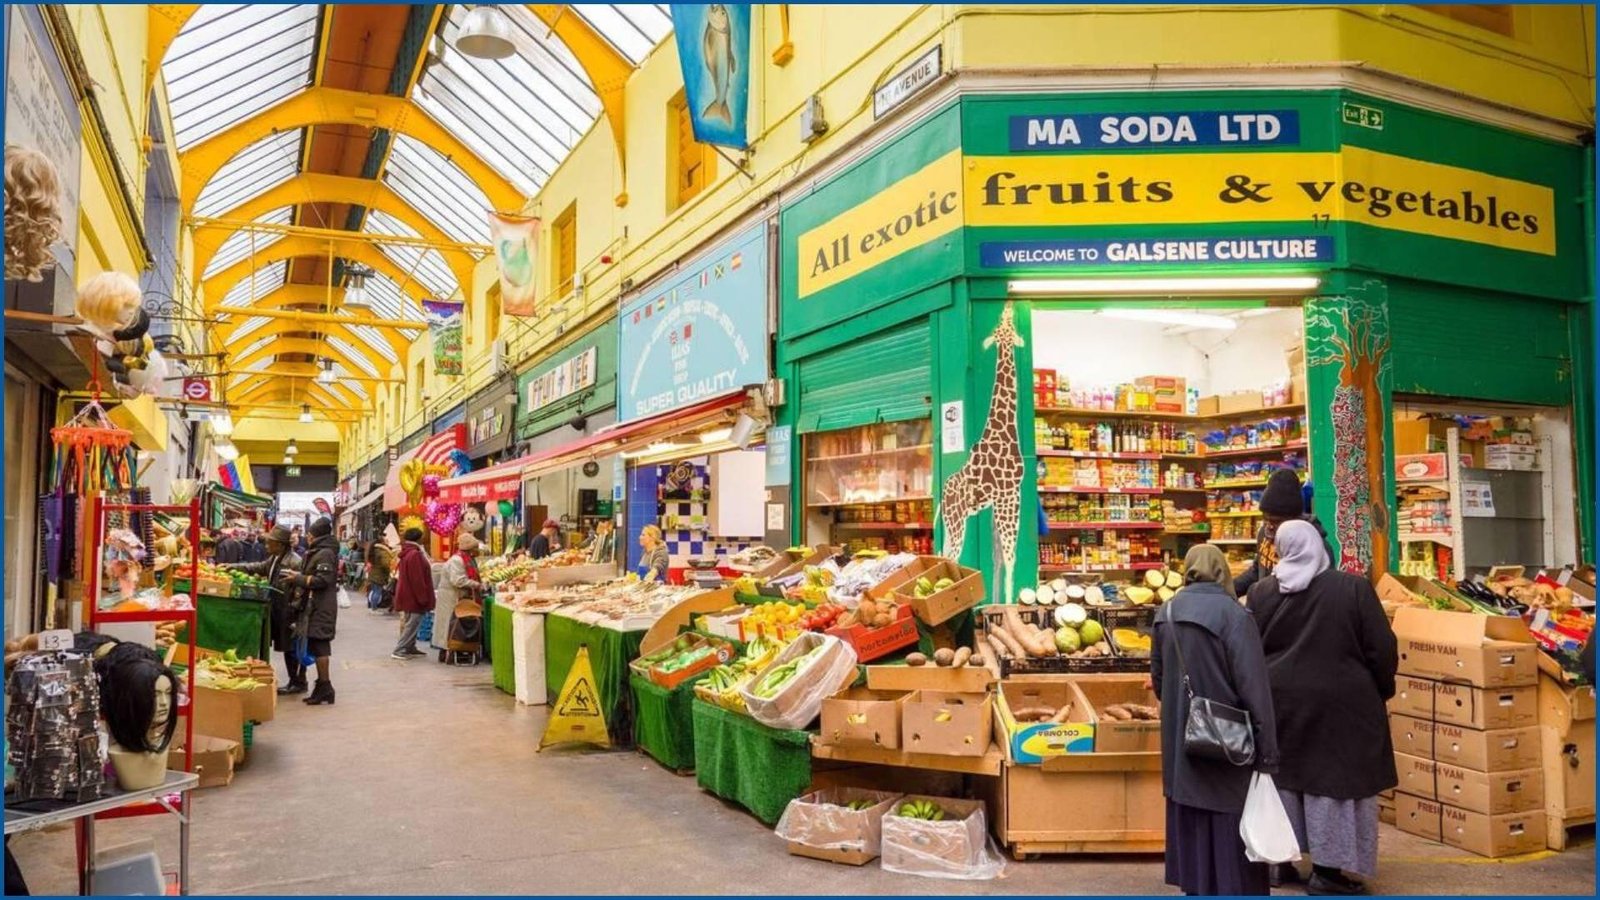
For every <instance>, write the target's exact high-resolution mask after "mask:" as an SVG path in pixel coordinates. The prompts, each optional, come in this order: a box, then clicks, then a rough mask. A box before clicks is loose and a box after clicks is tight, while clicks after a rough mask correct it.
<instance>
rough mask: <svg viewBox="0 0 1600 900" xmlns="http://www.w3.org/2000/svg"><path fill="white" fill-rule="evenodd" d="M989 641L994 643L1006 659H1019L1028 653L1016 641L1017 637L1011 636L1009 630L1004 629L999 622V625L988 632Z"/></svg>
mask: <svg viewBox="0 0 1600 900" xmlns="http://www.w3.org/2000/svg"><path fill="white" fill-rule="evenodd" d="M989 642H990V643H991V644H994V645H995V647H996V648H997V650H998V651H1000V653H1001V655H1002V656H1005V657H1006V658H1008V659H1020V658H1021V657H1024V656H1027V655H1028V654H1027V652H1026V651H1024V650H1023V649H1022V645H1021V644H1020V643H1018V642H1017V639H1016V638H1015V637H1013V636H1012V634H1011V632H1010V631H1008V630H1006V627H1005V625H1004V624H1000V627H998V628H996V629H995V630H994V631H991V632H989Z"/></svg>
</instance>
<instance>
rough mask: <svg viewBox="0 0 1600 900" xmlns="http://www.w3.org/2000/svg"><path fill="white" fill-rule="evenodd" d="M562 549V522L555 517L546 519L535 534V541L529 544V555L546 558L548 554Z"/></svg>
mask: <svg viewBox="0 0 1600 900" xmlns="http://www.w3.org/2000/svg"><path fill="white" fill-rule="evenodd" d="M560 549H561V523H560V522H557V521H556V520H555V519H545V520H544V527H543V528H541V529H539V533H538V534H536V535H534V536H533V541H532V542H531V543H529V544H528V555H529V556H531V557H533V558H534V559H544V558H545V557H546V556H549V555H550V554H552V553H554V552H556V551H557V550H560Z"/></svg>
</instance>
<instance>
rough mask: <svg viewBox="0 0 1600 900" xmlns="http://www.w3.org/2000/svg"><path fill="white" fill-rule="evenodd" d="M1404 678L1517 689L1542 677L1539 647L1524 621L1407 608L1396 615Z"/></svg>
mask: <svg viewBox="0 0 1600 900" xmlns="http://www.w3.org/2000/svg"><path fill="white" fill-rule="evenodd" d="M1394 633H1395V637H1396V638H1397V639H1398V641H1399V644H1400V674H1402V675H1419V676H1421V677H1423V678H1432V679H1436V680H1440V681H1451V682H1458V683H1466V684H1471V685H1473V686H1475V687H1517V686H1519V685H1525V684H1535V683H1537V681H1538V678H1539V663H1538V658H1537V657H1538V652H1539V651H1538V645H1537V644H1536V643H1535V642H1534V639H1533V635H1532V634H1531V633H1529V631H1528V626H1527V625H1525V624H1523V622H1522V620H1521V619H1514V618H1511V617H1509V616H1483V615H1478V614H1476V613H1464V612H1447V611H1444V610H1437V609H1420V608H1416V607H1403V608H1401V609H1398V610H1395V614H1394Z"/></svg>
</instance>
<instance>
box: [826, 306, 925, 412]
mask: <svg viewBox="0 0 1600 900" xmlns="http://www.w3.org/2000/svg"><path fill="white" fill-rule="evenodd" d="M799 381H800V386H799V392H800V417H799V422H798V423H797V427H798V428H799V431H800V433H801V434H809V433H811V432H815V431H837V430H839V429H841V428H854V427H856V426H858V425H871V424H873V423H876V422H903V421H906V420H908V419H926V418H928V417H929V416H931V415H932V414H933V397H932V394H933V345H932V342H931V341H930V340H929V337H928V322H927V320H926V319H924V320H920V321H916V322H912V323H910V324H908V325H905V326H902V327H900V328H896V329H894V330H892V331H886V332H883V333H881V334H878V335H875V336H873V337H870V338H866V339H864V340H860V341H857V342H855V343H853V344H850V345H849V346H845V347H839V348H837V349H834V350H829V351H827V352H825V353H819V354H817V355H815V356H809V357H806V358H805V359H802V360H800V366H799Z"/></svg>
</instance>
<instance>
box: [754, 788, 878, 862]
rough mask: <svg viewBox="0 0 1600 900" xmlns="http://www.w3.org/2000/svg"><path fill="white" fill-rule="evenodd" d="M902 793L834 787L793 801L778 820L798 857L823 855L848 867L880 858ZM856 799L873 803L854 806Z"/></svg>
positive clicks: (783, 835)
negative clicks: (887, 821)
mask: <svg viewBox="0 0 1600 900" xmlns="http://www.w3.org/2000/svg"><path fill="white" fill-rule="evenodd" d="M900 797H901V795H900V794H897V793H889V792H885V791H870V790H864V789H861V788H851V787H832V788H824V789H822V790H819V791H813V792H811V793H809V794H805V795H803V796H801V797H797V798H796V799H794V800H791V801H789V806H788V808H787V809H785V810H784V811H783V818H782V819H779V820H778V827H777V829H776V833H777V835H778V836H779V837H781V838H783V839H784V840H785V841H786V842H787V843H788V845H789V853H790V854H791V855H793V856H804V857H808V858H810V859H821V860H825V861H827V862H834V863H842V864H844V865H848V866H864V865H866V864H867V863H869V862H872V861H873V860H875V859H877V858H878V853H879V852H880V850H881V849H882V844H883V817H884V815H885V814H887V813H888V812H890V811H891V810H893V809H894V808H895V806H896V804H897V803H898V802H899V801H900ZM853 800H867V801H870V802H871V803H872V805H871V806H869V807H867V808H866V809H859V810H857V809H851V808H850V807H849V805H848V804H849V803H850V802H851V801H853Z"/></svg>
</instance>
